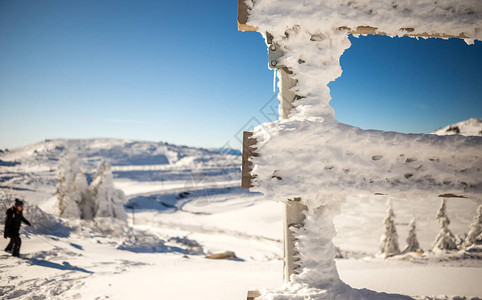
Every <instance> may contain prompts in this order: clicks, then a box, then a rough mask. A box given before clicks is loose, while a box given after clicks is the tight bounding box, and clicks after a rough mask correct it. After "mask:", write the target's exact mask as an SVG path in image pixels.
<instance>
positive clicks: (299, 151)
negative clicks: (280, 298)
mask: <svg viewBox="0 0 482 300" xmlns="http://www.w3.org/2000/svg"><path fill="white" fill-rule="evenodd" d="M238 28H239V30H242V31H258V32H260V33H262V34H263V36H264V38H265V39H266V42H267V46H268V53H269V63H268V64H269V67H270V68H277V69H278V71H279V72H278V77H279V79H280V93H279V96H278V99H279V100H280V120H278V121H275V122H272V123H266V124H263V125H261V126H258V127H257V128H255V130H254V132H253V134H252V135H251V134H248V135H249V136H248V135H247V136H246V141H247V142H246V143H245V149H248V150H249V151H248V152H246V153H245V155H244V157H243V158H244V162H243V187H248V188H251V189H252V190H255V191H260V192H262V193H264V194H265V195H266V196H267V197H269V198H272V199H278V200H279V199H284V201H285V203H286V214H285V222H284V223H285V271H284V272H285V280H286V281H289V282H295V283H297V285H296V286H297V289H308V290H309V293H312V294H310V295H311V296H313V297H314V298H316V297H317V295H320V297H328V298H329V297H330V296H329V295H333V293H340V291H341V290H340V286H342V284H340V282H341V281H340V280H339V278H338V274H337V271H336V266H335V264H334V261H333V258H334V247H333V244H332V241H331V240H332V237H333V236H334V227H333V216H334V215H336V214H337V211H338V210H339V202H340V201H341V200H343V199H344V198H346V197H350V195H354V194H369V195H374V194H384V195H390V196H391V197H399V198H404V197H407V196H410V197H420V198H421V197H437V196H439V197H464V198H477V199H480V197H481V193H482V171H481V170H482V157H481V149H482V139H481V138H477V137H462V136H448V137H438V136H434V135H423V134H418V135H408V134H401V133H395V132H383V131H377V130H362V129H359V128H356V127H352V126H349V125H345V124H341V123H338V122H337V121H336V119H335V116H334V112H333V109H332V108H331V106H330V105H329V101H330V100H331V97H330V93H329V88H328V86H327V85H328V83H329V82H331V81H333V80H335V79H336V78H337V77H339V76H340V75H341V67H340V65H339V59H340V56H341V55H342V53H343V52H344V50H345V49H346V48H348V47H349V46H350V42H349V40H348V38H347V36H348V35H349V34H353V35H366V34H377V35H389V36H411V37H422V38H430V37H435V38H462V39H465V40H466V41H467V42H468V43H470V42H472V41H473V40H474V39H478V40H480V39H481V38H482V2H481V1H478V0H467V1H449V0H440V1H434V2H430V3H428V2H427V1H423V0H415V1H409V2H407V1H397V0H390V1H388V0H377V1H375V0H373V1H357V0H351V1H339V0H324V1H318V0H304V1H298V0H283V1H279V0H238ZM246 145H249V147H248V148H246ZM250 153H255V154H256V156H251V155H250ZM293 200H296V201H293ZM297 259H299V261H298V262H297V261H296V260H297ZM298 266H299V268H297V267H298ZM285 292H286V293H293V288H291V289H290V288H285ZM305 292H306V290H305ZM344 292H345V293H355V292H354V291H352V290H346V289H345V290H344ZM267 293H269V291H268V292H267ZM272 293H283V291H282V290H278V291H276V292H274V291H273V292H272ZM295 294H298V293H297V292H295ZM321 295H324V296H321ZM327 295H328V296H327ZM347 295H348V294H347ZM347 299H348V298H347Z"/></svg>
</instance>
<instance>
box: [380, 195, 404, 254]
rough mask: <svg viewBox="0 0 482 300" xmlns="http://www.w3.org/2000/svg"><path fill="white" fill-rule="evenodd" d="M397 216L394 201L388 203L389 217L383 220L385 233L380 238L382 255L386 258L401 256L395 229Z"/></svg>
mask: <svg viewBox="0 0 482 300" xmlns="http://www.w3.org/2000/svg"><path fill="white" fill-rule="evenodd" d="M394 218H395V214H394V213H393V208H392V201H391V200H388V201H387V215H386V217H385V219H384V220H383V223H384V224H385V233H384V234H383V235H382V236H381V238H380V253H379V254H382V255H384V256H385V258H387V257H390V256H394V255H397V254H400V248H399V246H398V234H397V229H396V227H395V220H394Z"/></svg>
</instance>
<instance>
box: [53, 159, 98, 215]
mask: <svg viewBox="0 0 482 300" xmlns="http://www.w3.org/2000/svg"><path fill="white" fill-rule="evenodd" d="M56 195H57V199H58V205H59V215H60V216H61V217H63V218H70V219H79V218H82V215H83V214H84V211H83V210H81V209H80V207H81V205H82V204H83V203H88V202H89V201H91V200H90V193H89V186H88V184H87V178H86V177H85V174H84V173H82V171H81V170H80V166H79V162H78V159H77V157H76V156H75V155H73V154H68V155H66V156H65V157H63V158H62V159H61V160H60V164H59V182H58V184H57V191H56Z"/></svg>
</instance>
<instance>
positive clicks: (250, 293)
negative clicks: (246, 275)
mask: <svg viewBox="0 0 482 300" xmlns="http://www.w3.org/2000/svg"><path fill="white" fill-rule="evenodd" d="M259 296H261V293H260V292H259V291H248V297H247V298H246V299H247V300H254V299H255V298H257V297H259Z"/></svg>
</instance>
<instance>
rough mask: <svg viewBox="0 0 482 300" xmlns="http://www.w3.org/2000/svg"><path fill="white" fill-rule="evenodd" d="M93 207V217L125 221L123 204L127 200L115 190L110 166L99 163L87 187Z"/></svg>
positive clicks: (119, 191) (121, 193) (120, 192)
mask: <svg viewBox="0 0 482 300" xmlns="http://www.w3.org/2000/svg"><path fill="white" fill-rule="evenodd" d="M89 190H90V193H91V195H92V199H93V201H94V205H95V217H102V218H105V217H112V218H116V219H121V220H127V215H126V212H125V210H124V207H123V205H124V203H126V202H127V198H126V196H125V194H124V192H122V190H119V189H116V188H115V186H114V181H113V178H112V169H111V166H110V165H109V164H108V163H106V162H104V161H101V162H100V164H99V167H98V168H97V172H96V173H95V175H94V178H93V180H92V183H91V184H90V187H89Z"/></svg>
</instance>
